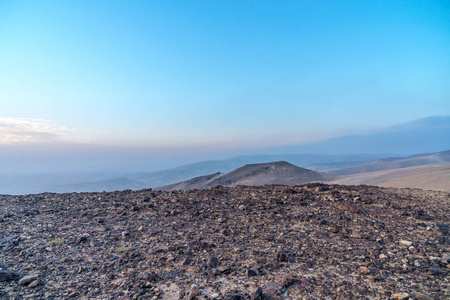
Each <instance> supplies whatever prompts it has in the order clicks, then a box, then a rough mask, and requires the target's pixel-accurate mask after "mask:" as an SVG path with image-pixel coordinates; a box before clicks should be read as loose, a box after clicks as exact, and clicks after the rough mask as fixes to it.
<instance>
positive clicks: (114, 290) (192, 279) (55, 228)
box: [0, 183, 450, 300]
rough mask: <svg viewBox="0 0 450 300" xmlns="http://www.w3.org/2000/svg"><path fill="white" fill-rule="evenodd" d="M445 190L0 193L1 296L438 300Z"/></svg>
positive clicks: (309, 187)
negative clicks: (18, 194) (11, 194)
mask: <svg viewBox="0 0 450 300" xmlns="http://www.w3.org/2000/svg"><path fill="white" fill-rule="evenodd" d="M449 200H450V198H449V194H448V193H446V192H439V191H423V190H414V189H394V188H379V187H371V186H342V185H327V184H319V183H315V184H305V185H296V186H291V187H289V186H281V185H266V186H261V187H245V186H237V187H234V188H227V187H220V186H219V187H214V188H212V189H207V190H201V191H200V190H190V191H172V192H164V191H154V190H151V189H145V190H139V191H131V190H126V191H121V192H104V193H67V194H54V193H44V194H35V195H25V196H10V195H2V196H0V217H1V218H0V222H1V223H0V253H1V255H0V298H1V299H266V300H267V299H448V298H449V296H450V286H449V280H448V279H449V276H448V275H449V270H450V269H449V264H448V263H449V259H450V252H449V249H450V247H449V243H450V240H449V225H450V222H449V218H448V216H449V213H450V207H449Z"/></svg>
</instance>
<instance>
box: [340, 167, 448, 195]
mask: <svg viewBox="0 0 450 300" xmlns="http://www.w3.org/2000/svg"><path fill="white" fill-rule="evenodd" d="M332 183H337V184H350V185H359V184H366V185H375V186H381V187H395V188H419V189H424V190H436V191H444V192H450V163H437V164H428V165H422V166H416V167H410V168H402V169H395V170H386V171H378V172H369V173H360V174H353V175H348V176H343V177H341V178H340V179H337V180H335V181H333V182H332Z"/></svg>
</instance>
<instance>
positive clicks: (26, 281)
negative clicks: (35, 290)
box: [19, 275, 38, 285]
mask: <svg viewBox="0 0 450 300" xmlns="http://www.w3.org/2000/svg"><path fill="white" fill-rule="evenodd" d="M37 279H38V275H29V276H25V277H23V278H21V279H20V280H19V285H28V284H30V283H31V282H33V281H35V280H37Z"/></svg>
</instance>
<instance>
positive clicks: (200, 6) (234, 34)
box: [0, 0, 450, 152]
mask: <svg viewBox="0 0 450 300" xmlns="http://www.w3.org/2000/svg"><path fill="white" fill-rule="evenodd" d="M449 16H450V2H449V1H447V0H444V1H394V0H389V1H380V0H377V1H356V0H355V1H335V0H334V1H242V0H239V1H209V0H208V1H111V0H108V1H92V0H89V1H34V0H33V1H20V0H12V1H8V0H6V1H5V0H0V134H2V135H3V137H0V143H14V142H24V143H39V142H42V141H69V142H82V143H92V144H114V145H121V146H144V147H149V148H164V149H171V150H173V151H175V152H176V151H182V150H183V149H184V148H186V147H194V148H195V147H199V148H208V147H210V148H239V147H252V146H266V145H277V144H300V143H306V142H309V141H313V140H320V139H324V138H327V137H331V136H337V135H342V134H346V133H358V132H364V131H370V130H372V129H374V128H380V127H384V126H389V125H392V124H396V123H401V122H405V121H409V120H412V119H416V118H422V117H427V116H431V115H448V114H450V17H449Z"/></svg>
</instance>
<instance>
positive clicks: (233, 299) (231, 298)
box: [225, 293, 244, 300]
mask: <svg viewBox="0 0 450 300" xmlns="http://www.w3.org/2000/svg"><path fill="white" fill-rule="evenodd" d="M225 299H227V300H244V297H242V296H241V295H239V294H237V293H229V294H227V296H226V297H225Z"/></svg>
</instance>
